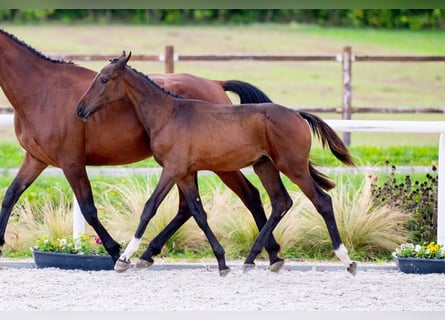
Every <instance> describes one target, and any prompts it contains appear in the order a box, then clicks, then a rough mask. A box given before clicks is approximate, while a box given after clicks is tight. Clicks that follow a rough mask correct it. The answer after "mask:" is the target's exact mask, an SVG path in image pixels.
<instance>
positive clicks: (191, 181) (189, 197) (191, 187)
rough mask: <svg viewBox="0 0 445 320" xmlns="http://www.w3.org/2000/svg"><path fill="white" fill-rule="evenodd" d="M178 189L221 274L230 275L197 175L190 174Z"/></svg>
mask: <svg viewBox="0 0 445 320" xmlns="http://www.w3.org/2000/svg"><path fill="white" fill-rule="evenodd" d="M178 187H179V188H180V189H181V190H182V192H183V193H184V197H185V199H186V201H187V203H188V205H189V208H190V212H191V214H192V216H193V218H194V219H195V220H196V223H197V224H198V226H199V227H200V228H201V230H202V231H203V232H204V234H205V235H206V237H207V239H208V240H209V243H210V246H211V247H212V250H213V253H214V254H215V257H216V260H217V261H218V269H219V274H220V275H221V276H225V275H227V274H228V273H229V271H230V269H229V267H227V265H226V259H225V256H224V254H225V253H224V249H223V247H222V246H221V244H220V243H219V241H218V239H216V237H215V234H214V233H213V231H212V230H211V229H210V226H209V224H208V222H207V214H206V212H205V211H204V208H203V206H202V202H201V198H200V196H199V192H198V183H197V176H196V173H194V174H190V175H188V176H186V177H184V178H183V179H181V180H180V181H179V182H178Z"/></svg>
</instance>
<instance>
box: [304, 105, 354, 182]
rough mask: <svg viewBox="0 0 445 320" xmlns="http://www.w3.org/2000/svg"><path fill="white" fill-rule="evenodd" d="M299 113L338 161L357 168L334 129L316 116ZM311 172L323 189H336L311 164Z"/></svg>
mask: <svg viewBox="0 0 445 320" xmlns="http://www.w3.org/2000/svg"><path fill="white" fill-rule="evenodd" d="M297 112H298V113H300V115H301V116H302V117H303V119H305V120H306V121H307V122H308V124H309V126H310V127H311V129H312V132H313V133H314V134H315V135H316V136H317V137H318V138H319V139H320V141H321V144H322V146H323V147H325V146H326V145H328V146H329V149H330V150H331V152H332V153H333V155H334V156H335V157H336V158H337V159H338V160H340V161H341V162H342V163H344V164H346V165H348V166H355V164H354V161H353V159H352V156H351V154H350V153H349V151H348V149H347V148H346V146H345V144H344V143H343V141H342V140H341V139H340V137H339V136H338V135H337V133H336V132H335V131H334V129H332V128H331V127H330V126H329V125H328V124H327V123H326V122H325V121H323V120H322V119H321V118H319V117H318V116H316V115H314V114H311V113H307V112H304V111H297ZM309 170H310V173H311V176H312V177H313V178H314V180H315V181H316V182H317V183H318V185H319V186H320V187H321V188H323V189H325V190H330V189H332V188H334V187H335V183H333V182H332V181H330V180H329V179H328V177H327V176H326V175H324V174H323V173H321V172H319V171H318V170H317V169H315V168H314V166H313V165H312V163H309Z"/></svg>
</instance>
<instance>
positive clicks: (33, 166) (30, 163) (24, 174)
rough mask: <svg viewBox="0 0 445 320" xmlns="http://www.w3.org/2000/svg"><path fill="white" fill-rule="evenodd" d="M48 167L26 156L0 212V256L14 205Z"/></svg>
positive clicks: (7, 192) (6, 194)
mask: <svg viewBox="0 0 445 320" xmlns="http://www.w3.org/2000/svg"><path fill="white" fill-rule="evenodd" d="M47 166H48V165H47V164H45V163H43V162H41V161H39V160H37V159H35V158H33V157H32V156H31V155H30V154H29V153H26V154H25V158H24V160H23V163H22V165H21V166H20V169H19V172H18V173H17V176H16V177H15V178H14V180H13V181H12V183H11V184H10V186H9V187H8V190H6V193H5V196H4V198H3V201H2V210H1V212H0V256H1V253H2V252H1V248H2V247H3V245H4V244H5V232H6V226H7V225H8V220H9V217H10V216H11V211H12V208H13V207H14V205H15V204H16V203H17V201H18V199H19V198H20V196H21V195H22V194H23V192H24V191H25V190H26V189H27V188H28V187H29V186H30V185H31V184H32V183H33V182H34V180H35V179H36V178H37V177H38V176H39V175H40V174H41V173H42V171H43V170H44V169H45V168H46V167H47Z"/></svg>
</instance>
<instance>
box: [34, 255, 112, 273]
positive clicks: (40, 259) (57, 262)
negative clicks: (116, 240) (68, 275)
mask: <svg viewBox="0 0 445 320" xmlns="http://www.w3.org/2000/svg"><path fill="white" fill-rule="evenodd" d="M32 257H33V258H34V262H35V264H36V266H37V268H60V269H79V270H93V271H99V270H113V269H114V263H113V259H111V256H109V255H106V256H105V255H88V254H70V253H57V252H43V251H34V250H32Z"/></svg>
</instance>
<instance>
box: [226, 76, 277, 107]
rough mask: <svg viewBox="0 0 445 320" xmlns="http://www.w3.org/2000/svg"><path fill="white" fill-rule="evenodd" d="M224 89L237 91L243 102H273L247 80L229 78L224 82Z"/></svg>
mask: <svg viewBox="0 0 445 320" xmlns="http://www.w3.org/2000/svg"><path fill="white" fill-rule="evenodd" d="M223 89H224V91H230V92H233V93H236V94H237V95H238V96H239V98H240V103H241V104H245V103H263V102H272V100H270V99H269V97H268V96H267V95H266V94H265V93H264V92H263V91H261V90H260V89H258V88H257V87H255V86H254V85H252V84H250V83H247V82H243V81H239V80H228V81H225V82H223Z"/></svg>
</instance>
